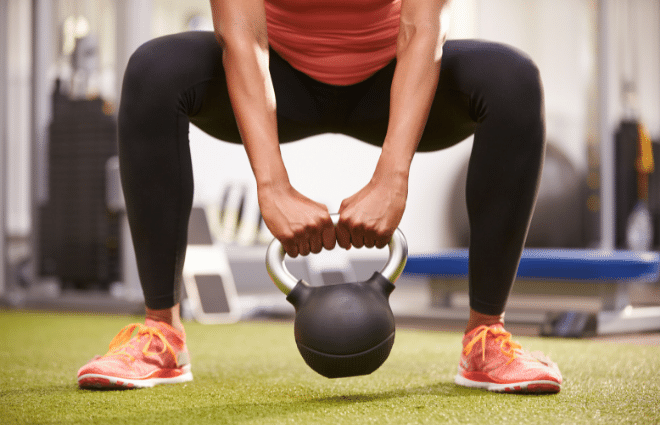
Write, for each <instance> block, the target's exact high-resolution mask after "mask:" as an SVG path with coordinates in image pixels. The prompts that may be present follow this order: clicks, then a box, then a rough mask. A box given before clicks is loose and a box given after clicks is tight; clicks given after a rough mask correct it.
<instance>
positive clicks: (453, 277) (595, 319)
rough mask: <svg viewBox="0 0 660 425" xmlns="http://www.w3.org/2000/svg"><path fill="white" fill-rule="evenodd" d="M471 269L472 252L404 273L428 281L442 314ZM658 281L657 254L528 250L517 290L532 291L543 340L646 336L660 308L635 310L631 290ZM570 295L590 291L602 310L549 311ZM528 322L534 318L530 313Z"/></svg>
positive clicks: (414, 259)
mask: <svg viewBox="0 0 660 425" xmlns="http://www.w3.org/2000/svg"><path fill="white" fill-rule="evenodd" d="M468 263H469V251H468V250H467V249H458V250H452V251H446V252H437V253H431V254H425V255H416V256H411V257H410V258H409V259H408V262H407V266H406V269H405V271H404V272H405V273H406V274H407V275H417V276H426V277H429V278H430V286H431V288H430V289H431V298H432V299H434V300H438V301H440V303H436V305H435V307H437V308H440V309H441V308H443V307H445V308H446V307H451V306H449V305H447V304H449V303H450V300H451V294H448V293H447V292H448V291H446V288H449V290H450V291H451V290H452V289H456V288H455V286H454V285H453V284H452V283H451V281H457V280H461V281H464V282H465V287H467V282H466V280H467V279H466V278H467V276H468ZM659 277H660V254H658V253H657V252H636V251H609V250H596V249H530V248H527V249H525V250H524V251H523V254H522V258H521V260H520V265H519V267H518V274H517V282H516V285H515V286H514V289H515V288H516V287H521V286H527V287H528V288H530V289H533V290H534V294H535V297H534V301H533V303H532V304H533V305H532V306H531V307H533V310H534V313H535V314H533V316H540V320H539V322H540V324H541V325H542V333H543V334H544V335H548V336H550V335H551V336H565V337H568V336H570V337H578V336H591V335H604V334H616V333H627V332H643V331H655V330H660V306H648V307H633V306H632V305H631V304H630V297H629V290H630V289H631V288H630V286H631V285H633V284H636V283H649V282H656V281H657V280H658V278H659ZM461 289H463V288H461ZM570 289H573V294H571V297H575V296H578V297H579V296H580V295H585V294H586V293H587V292H588V291H593V292H594V293H595V294H599V296H600V298H601V299H602V306H601V308H600V309H599V310H598V311H597V312H596V313H593V312H591V311H589V314H584V313H585V312H584V311H576V310H574V311H570V310H569V311H566V310H567V309H565V308H564V309H563V311H562V310H560V311H556V309H557V307H560V308H561V307H562V306H557V305H551V303H550V302H549V301H550V299H549V297H550V296H556V295H559V294H561V293H567V292H568V291H569V290H570ZM441 294H442V295H444V296H442V295H441ZM578 294H580V295H578ZM577 301H578V302H576V303H573V304H572V305H573V306H574V307H579V304H580V300H579V299H578V300H577ZM442 303H444V304H445V305H440V304H442ZM509 307H511V306H510V305H509ZM553 309H554V310H555V311H552V310H553ZM510 313H512V312H511V308H509V309H508V311H507V318H509V319H512V318H513V314H510ZM539 313H540V314H539ZM544 313H545V315H544ZM527 316H532V314H531V312H529V313H528V314H527ZM535 320H536V319H535ZM525 321H527V320H525Z"/></svg>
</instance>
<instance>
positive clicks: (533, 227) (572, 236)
mask: <svg viewBox="0 0 660 425" xmlns="http://www.w3.org/2000/svg"><path fill="white" fill-rule="evenodd" d="M468 161H469V159H468ZM468 161H466V163H465V165H464V166H463V167H462V169H461V171H460V172H459V173H458V175H457V178H456V180H455V183H454V188H453V192H452V195H451V203H450V208H449V214H448V223H447V229H448V231H449V236H450V240H451V244H452V246H454V247H467V246H468V245H469V238H470V225H469V222H468V216H467V207H466V203H465V183H466V179H467V171H468ZM585 193H586V186H585V179H584V177H583V175H582V174H581V173H580V172H579V171H578V170H577V169H576V167H575V166H574V165H573V163H572V162H571V161H570V159H569V158H568V157H567V156H566V155H565V154H564V153H563V152H561V150H559V149H558V148H557V147H556V146H554V145H553V144H552V143H548V144H547V148H546V155H545V163H544V165H543V173H542V175H541V184H540V186H539V193H538V198H537V201H536V208H535V210H534V215H533V216H532V222H531V224H530V228H529V233H528V235H527V242H526V244H525V246H526V247H528V248H579V247H582V246H583V245H584V237H583V220H584V218H583V217H584V204H585V203H584V196H585Z"/></svg>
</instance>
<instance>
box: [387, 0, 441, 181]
mask: <svg viewBox="0 0 660 425" xmlns="http://www.w3.org/2000/svg"><path fill="white" fill-rule="evenodd" d="M408 2H409V4H410V3H415V0H408ZM417 3H420V2H417ZM436 3H437V4H436V9H437V10H435V11H434V10H433V9H432V8H431V9H428V8H426V5H424V7H420V6H419V5H417V8H416V9H414V12H406V10H405V9H404V10H402V18H401V24H400V29H399V38H398V43H397V65H396V69H395V72H394V78H393V81H392V91H391V94H390V119H389V125H388V129H387V135H386V137H385V141H384V143H383V150H382V153H381V157H380V159H379V162H378V166H377V168H376V173H375V177H376V178H378V177H379V176H380V177H386V178H388V179H390V178H392V177H394V176H401V177H404V178H407V176H408V172H409V169H410V163H411V161H412V158H413V155H414V153H415V151H416V149H417V145H418V144H419V140H420V138H421V137H422V133H423V131H424V127H425V125H426V120H427V118H428V114H429V110H430V108H431V103H432V102H433V97H434V96H435V91H436V87H437V82H438V76H439V73H440V60H441V56H442V44H443V42H444V31H445V29H444V28H441V19H440V15H441V13H442V7H443V6H444V4H445V2H436ZM405 5H406V2H404V7H405ZM421 16H423V17H421ZM430 16H436V18H435V19H433V18H429V17H430Z"/></svg>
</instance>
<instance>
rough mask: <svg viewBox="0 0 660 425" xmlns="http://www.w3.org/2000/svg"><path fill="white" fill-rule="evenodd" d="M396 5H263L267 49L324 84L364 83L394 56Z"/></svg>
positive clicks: (395, 0)
mask: <svg viewBox="0 0 660 425" xmlns="http://www.w3.org/2000/svg"><path fill="white" fill-rule="evenodd" d="M400 11H401V0H266V18H267V22H268V39H269V43H270V45H271V47H272V48H273V49H274V50H275V51H276V52H277V53H279V54H280V55H281V56H282V57H283V58H284V59H285V60H286V61H287V62H289V63H290V64H291V65H292V66H293V67H294V68H296V69H298V70H300V71H302V72H304V73H305V74H307V75H309V76H310V77H312V78H314V79H316V80H319V81H322V82H324V83H328V84H334V85H350V84H355V83H358V82H360V81H363V80H365V79H366V78H368V77H369V76H371V75H372V74H373V73H375V72H376V71H378V70H379V69H381V68H382V67H384V66H385V65H386V64H387V63H389V62H390V61H391V60H392V59H393V58H394V57H395V55H396V38H397V35H398V32H399V14H400Z"/></svg>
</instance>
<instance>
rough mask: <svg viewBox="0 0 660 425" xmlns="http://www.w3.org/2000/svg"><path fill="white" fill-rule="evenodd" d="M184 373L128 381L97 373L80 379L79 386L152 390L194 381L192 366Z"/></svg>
mask: <svg viewBox="0 0 660 425" xmlns="http://www.w3.org/2000/svg"><path fill="white" fill-rule="evenodd" d="M183 370H184V373H183V374H181V375H179V376H175V377H172V378H144V379H127V378H118V377H116V376H108V375H101V374H97V373H87V374H85V375H81V376H79V377H78V385H79V386H80V387H81V388H99V389H102V388H108V389H109V388H115V389H120V388H127V389H130V388H151V387H154V386H156V385H163V384H180V383H183V382H190V381H192V380H193V375H192V372H191V371H190V365H187V366H184V368H183Z"/></svg>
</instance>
